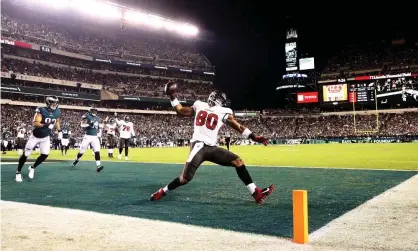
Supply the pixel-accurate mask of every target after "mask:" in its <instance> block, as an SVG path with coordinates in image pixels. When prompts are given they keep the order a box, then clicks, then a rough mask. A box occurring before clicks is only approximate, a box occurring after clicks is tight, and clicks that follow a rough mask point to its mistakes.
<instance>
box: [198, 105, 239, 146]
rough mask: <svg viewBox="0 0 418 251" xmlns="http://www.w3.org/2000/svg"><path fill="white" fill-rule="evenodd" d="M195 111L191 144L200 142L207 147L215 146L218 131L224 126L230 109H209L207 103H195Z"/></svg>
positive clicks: (216, 107)
mask: <svg viewBox="0 0 418 251" xmlns="http://www.w3.org/2000/svg"><path fill="white" fill-rule="evenodd" d="M192 107H193V109H194V111H195V118H194V132H193V137H192V140H191V142H196V141H200V142H203V143H205V144H206V145H209V146H215V145H216V142H217V139H218V133H219V129H221V127H222V126H223V125H224V123H225V120H226V119H227V118H228V115H229V114H232V110H231V109H230V108H226V107H222V106H212V107H210V106H209V104H208V103H206V102H202V101H196V102H195V103H194V104H193V106H192Z"/></svg>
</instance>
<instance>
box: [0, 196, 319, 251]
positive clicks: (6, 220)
mask: <svg viewBox="0 0 418 251" xmlns="http://www.w3.org/2000/svg"><path fill="white" fill-rule="evenodd" d="M0 205H1V212H2V221H1V227H2V231H1V237H2V238H1V239H2V250H19V251H24V250H28V251H33V250H68V248H71V250H141V251H147V250H149V251H151V250H152V251H155V250H157V251H158V250H187V251H188V250H193V251H195V250H199V251H205V250H231V251H232V250H234V251H242V250H252V251H258V250H259V251H270V250H271V251H276V250H304V251H305V250H311V249H310V247H309V245H306V246H300V245H298V244H295V243H292V242H291V241H290V240H289V239H287V238H280V237H275V236H265V235H258V234H250V233H241V232H234V231H230V230H224V229H213V228H209V227H201V226H194V225H187V224H182V223H175V222H168V221H158V220H150V219H142V218H136V217H130V216H120V215H111V214H103V213H96V212H90V211H83V210H78V209H67V208H58V207H51V206H41V205H32V204H28V203H20V202H10V201H0ZM27 212H36V217H33V216H34V215H33V214H28V213H27ZM34 229H35V230H36V231H34ZM8 248H10V249H8Z"/></svg>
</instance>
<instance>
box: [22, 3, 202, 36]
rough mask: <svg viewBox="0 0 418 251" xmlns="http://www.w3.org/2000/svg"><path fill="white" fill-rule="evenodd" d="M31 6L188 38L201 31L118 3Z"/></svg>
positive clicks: (43, 4) (41, 4) (40, 4)
mask: <svg viewBox="0 0 418 251" xmlns="http://www.w3.org/2000/svg"><path fill="white" fill-rule="evenodd" d="M26 1H27V2H29V3H31V4H38V5H39V7H42V8H44V7H45V6H47V7H51V8H54V9H57V10H58V9H59V10H61V9H67V10H69V9H70V10H73V11H76V12H78V13H81V14H84V15H87V16H91V17H100V18H102V19H122V18H123V19H124V20H126V21H129V22H133V23H136V24H141V25H146V26H149V27H152V28H154V29H161V28H164V29H166V30H168V31H174V32H177V33H179V34H182V35H186V36H196V35H197V34H198V33H199V29H198V28H197V27H196V26H193V25H190V24H187V23H183V22H177V21H174V20H171V19H168V18H164V17H161V16H158V15H155V14H151V13H147V12H145V11H138V10H135V9H132V8H129V7H127V6H122V5H120V4H118V3H114V2H110V1H104V0H26Z"/></svg>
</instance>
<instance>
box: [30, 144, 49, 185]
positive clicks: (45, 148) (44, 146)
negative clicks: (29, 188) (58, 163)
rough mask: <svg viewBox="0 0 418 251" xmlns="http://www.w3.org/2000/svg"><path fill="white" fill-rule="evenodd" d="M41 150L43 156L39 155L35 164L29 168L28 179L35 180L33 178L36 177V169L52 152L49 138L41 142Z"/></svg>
mask: <svg viewBox="0 0 418 251" xmlns="http://www.w3.org/2000/svg"><path fill="white" fill-rule="evenodd" d="M39 149H40V152H41V155H39V156H38V158H36V160H35V163H34V164H33V165H31V166H29V168H28V169H29V174H28V177H29V178H31V179H33V177H34V176H35V168H36V167H37V166H39V165H40V164H41V163H42V162H44V161H45V160H46V159H47V158H48V155H49V152H50V150H51V142H50V139H49V137H45V138H42V139H41V140H39Z"/></svg>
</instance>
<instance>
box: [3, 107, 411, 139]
mask: <svg viewBox="0 0 418 251" xmlns="http://www.w3.org/2000/svg"><path fill="white" fill-rule="evenodd" d="M34 110H35V107H26V106H14V105H1V117H2V121H1V128H5V127H7V128H9V129H10V130H12V131H13V127H14V126H15V125H16V122H17V121H21V122H24V123H26V124H27V125H31V124H32V118H33V114H34ZM84 113H85V111H80V110H69V109H62V118H61V120H62V121H63V122H64V121H65V122H68V123H70V127H71V130H72V131H73V135H74V136H75V137H82V135H83V131H82V129H81V127H80V126H79V122H80V119H81V116H82V115H83V114H84ZM129 115H130V117H131V120H132V122H133V123H134V126H135V128H134V129H135V131H136V132H137V135H138V137H139V138H146V139H151V140H156V141H162V140H176V139H184V140H188V139H190V138H191V136H192V132H193V119H192V118H183V117H179V116H176V115H169V114H167V115H164V114H150V115H148V114H129ZM99 116H100V117H101V118H102V119H104V118H106V117H107V116H113V113H110V112H107V113H104V112H99ZM119 116H121V117H122V116H124V114H119ZM237 119H238V121H239V122H241V123H243V124H244V125H246V126H248V127H249V128H251V130H252V131H254V132H255V133H258V134H263V135H266V136H268V137H270V138H272V139H276V138H277V139H278V138H311V139H314V138H323V137H347V136H359V135H362V136H372V135H373V136H402V135H418V126H417V125H418V113H417V112H408V113H399V114H398V113H382V114H380V115H379V122H377V120H376V116H375V115H362V116H359V115H357V116H356V127H354V123H353V121H354V119H353V116H352V115H330V116H304V117H281V116H277V117H265V116H262V117H259V118H255V117H252V118H237ZM226 130H229V131H231V132H232V137H233V138H236V139H241V138H242V137H241V135H238V134H237V133H235V132H233V131H232V130H231V129H227V128H226V127H224V128H223V129H222V130H221V132H220V135H221V136H222V135H224V134H225V132H226ZM355 130H356V131H357V132H355Z"/></svg>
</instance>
